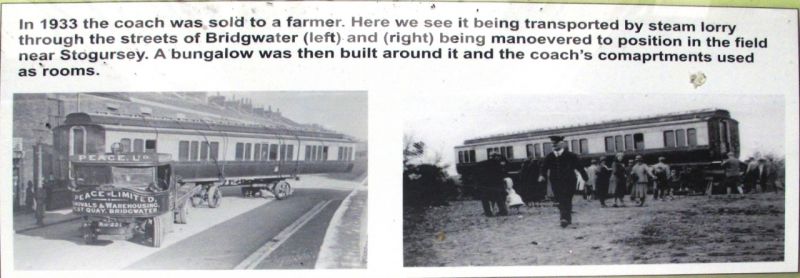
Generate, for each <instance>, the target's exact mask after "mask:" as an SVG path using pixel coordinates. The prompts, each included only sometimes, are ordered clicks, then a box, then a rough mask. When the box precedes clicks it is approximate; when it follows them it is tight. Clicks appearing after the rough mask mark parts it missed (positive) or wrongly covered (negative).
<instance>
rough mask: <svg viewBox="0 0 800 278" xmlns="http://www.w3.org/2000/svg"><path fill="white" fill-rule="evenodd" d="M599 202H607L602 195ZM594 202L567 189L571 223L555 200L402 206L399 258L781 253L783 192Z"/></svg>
mask: <svg viewBox="0 0 800 278" xmlns="http://www.w3.org/2000/svg"><path fill="white" fill-rule="evenodd" d="M608 203H609V204H611V203H613V202H608ZM632 203H633V202H627V204H628V207H625V208H600V205H599V203H598V202H597V201H591V202H590V201H585V200H583V199H582V198H580V197H578V196H576V197H575V199H574V202H573V205H574V207H573V210H574V211H575V213H574V214H573V223H574V224H573V225H571V226H569V227H567V228H566V229H562V228H561V227H559V225H558V209H557V208H555V207H543V208H526V207H523V208H521V209H520V211H519V213H518V214H517V213H514V212H512V215H511V216H507V217H491V218H489V217H485V216H483V214H482V210H481V205H480V202H479V201H458V202H452V203H451V205H450V206H446V207H434V208H429V209H428V210H426V211H425V212H413V211H410V210H406V211H404V216H403V217H404V222H403V229H404V231H403V243H404V244H403V249H404V250H403V251H404V258H405V265H406V266H467V265H493V266H505V265H597V264H648V263H698V262H761V261H783V259H784V254H783V250H784V248H783V247H784V197H783V195H775V194H774V193H763V194H754V195H746V196H744V197H738V196H737V197H736V198H727V197H725V196H714V197H713V198H708V197H705V196H688V197H687V196H681V197H678V198H676V200H673V201H666V202H664V201H653V200H652V199H651V198H650V196H648V200H647V204H646V206H645V207H634V206H631V205H632Z"/></svg>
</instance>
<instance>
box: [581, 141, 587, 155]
mask: <svg viewBox="0 0 800 278" xmlns="http://www.w3.org/2000/svg"><path fill="white" fill-rule="evenodd" d="M580 144H581V154H588V153H589V140H588V139H581V140H580Z"/></svg>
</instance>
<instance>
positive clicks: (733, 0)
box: [0, 0, 800, 9]
mask: <svg viewBox="0 0 800 278" xmlns="http://www.w3.org/2000/svg"><path fill="white" fill-rule="evenodd" d="M92 2H98V3H101V2H182V1H180V0H171V1H160V0H0V3H3V4H6V3H92ZM197 2H219V1H203V0H200V1H197ZM364 2H375V1H364ZM379 2H380V1H379ZM386 2H394V1H386ZM400 2H418V1H403V0H401V1H400ZM434 2H498V3H556V4H621V5H659V6H698V7H742V8H745V7H746V8H792V9H800V1H798V0H511V1H507V0H483V1H471V0H466V1H459V0H444V1H434Z"/></svg>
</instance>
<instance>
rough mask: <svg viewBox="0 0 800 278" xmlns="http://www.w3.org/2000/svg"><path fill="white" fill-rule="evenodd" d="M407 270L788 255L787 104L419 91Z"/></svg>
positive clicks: (408, 154) (756, 98)
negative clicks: (785, 189) (408, 268)
mask: <svg viewBox="0 0 800 278" xmlns="http://www.w3.org/2000/svg"><path fill="white" fill-rule="evenodd" d="M404 107H408V110H410V111H407V113H405V115H404V117H405V122H404V138H403V249H404V250H403V252H404V265H405V266H406V267H431V266H515V265H519V266H522V265H608V264H682V263H725V262H782V261H784V260H785V255H784V249H785V248H784V244H785V230H784V229H785V220H784V219H785V215H784V213H785V203H786V200H785V191H784V184H785V169H784V168H785V167H784V161H785V155H786V154H785V150H784V143H785V142H786V134H785V129H786V127H785V125H784V121H785V117H786V116H785V107H786V103H785V100H784V96H783V95H767V94H755V93H754V94H741V95H733V94H699V93H698V94H669V95H666V94H656V95H648V94H645V93H642V94H611V93H608V94H592V95H585V94H584V95H542V94H524V93H496V92H493V93H469V94H467V93H463V94H419V95H413V96H410V97H407V98H406V99H405V103H404Z"/></svg>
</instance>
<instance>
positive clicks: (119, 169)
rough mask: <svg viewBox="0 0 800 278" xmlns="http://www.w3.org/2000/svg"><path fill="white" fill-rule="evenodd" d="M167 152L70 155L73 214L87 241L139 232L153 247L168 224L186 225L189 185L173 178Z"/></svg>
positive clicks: (159, 240) (160, 239)
mask: <svg viewBox="0 0 800 278" xmlns="http://www.w3.org/2000/svg"><path fill="white" fill-rule="evenodd" d="M170 161H171V157H170V155H169V154H156V153H109V154H81V155H75V156H72V157H71V158H70V162H71V163H72V171H73V175H72V177H73V179H72V181H71V182H70V187H71V190H72V191H73V199H72V210H73V213H75V214H77V215H80V216H82V217H83V220H84V223H83V225H82V226H81V230H82V232H83V238H84V240H85V241H86V242H87V243H93V242H95V241H96V240H98V239H105V240H112V239H125V240H128V239H131V238H133V237H134V236H137V235H140V236H144V237H143V239H144V240H145V241H148V242H150V244H151V245H152V246H154V247H158V246H160V244H161V241H162V239H163V237H164V234H165V232H166V231H167V229H168V228H169V226H170V225H171V223H172V222H177V223H186V217H187V215H188V209H189V206H187V204H191V201H190V200H189V199H190V198H191V195H193V194H194V193H195V192H194V191H193V190H192V188H183V186H182V185H181V184H180V183H178V181H176V178H175V176H174V174H173V172H172V166H171V164H170Z"/></svg>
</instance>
